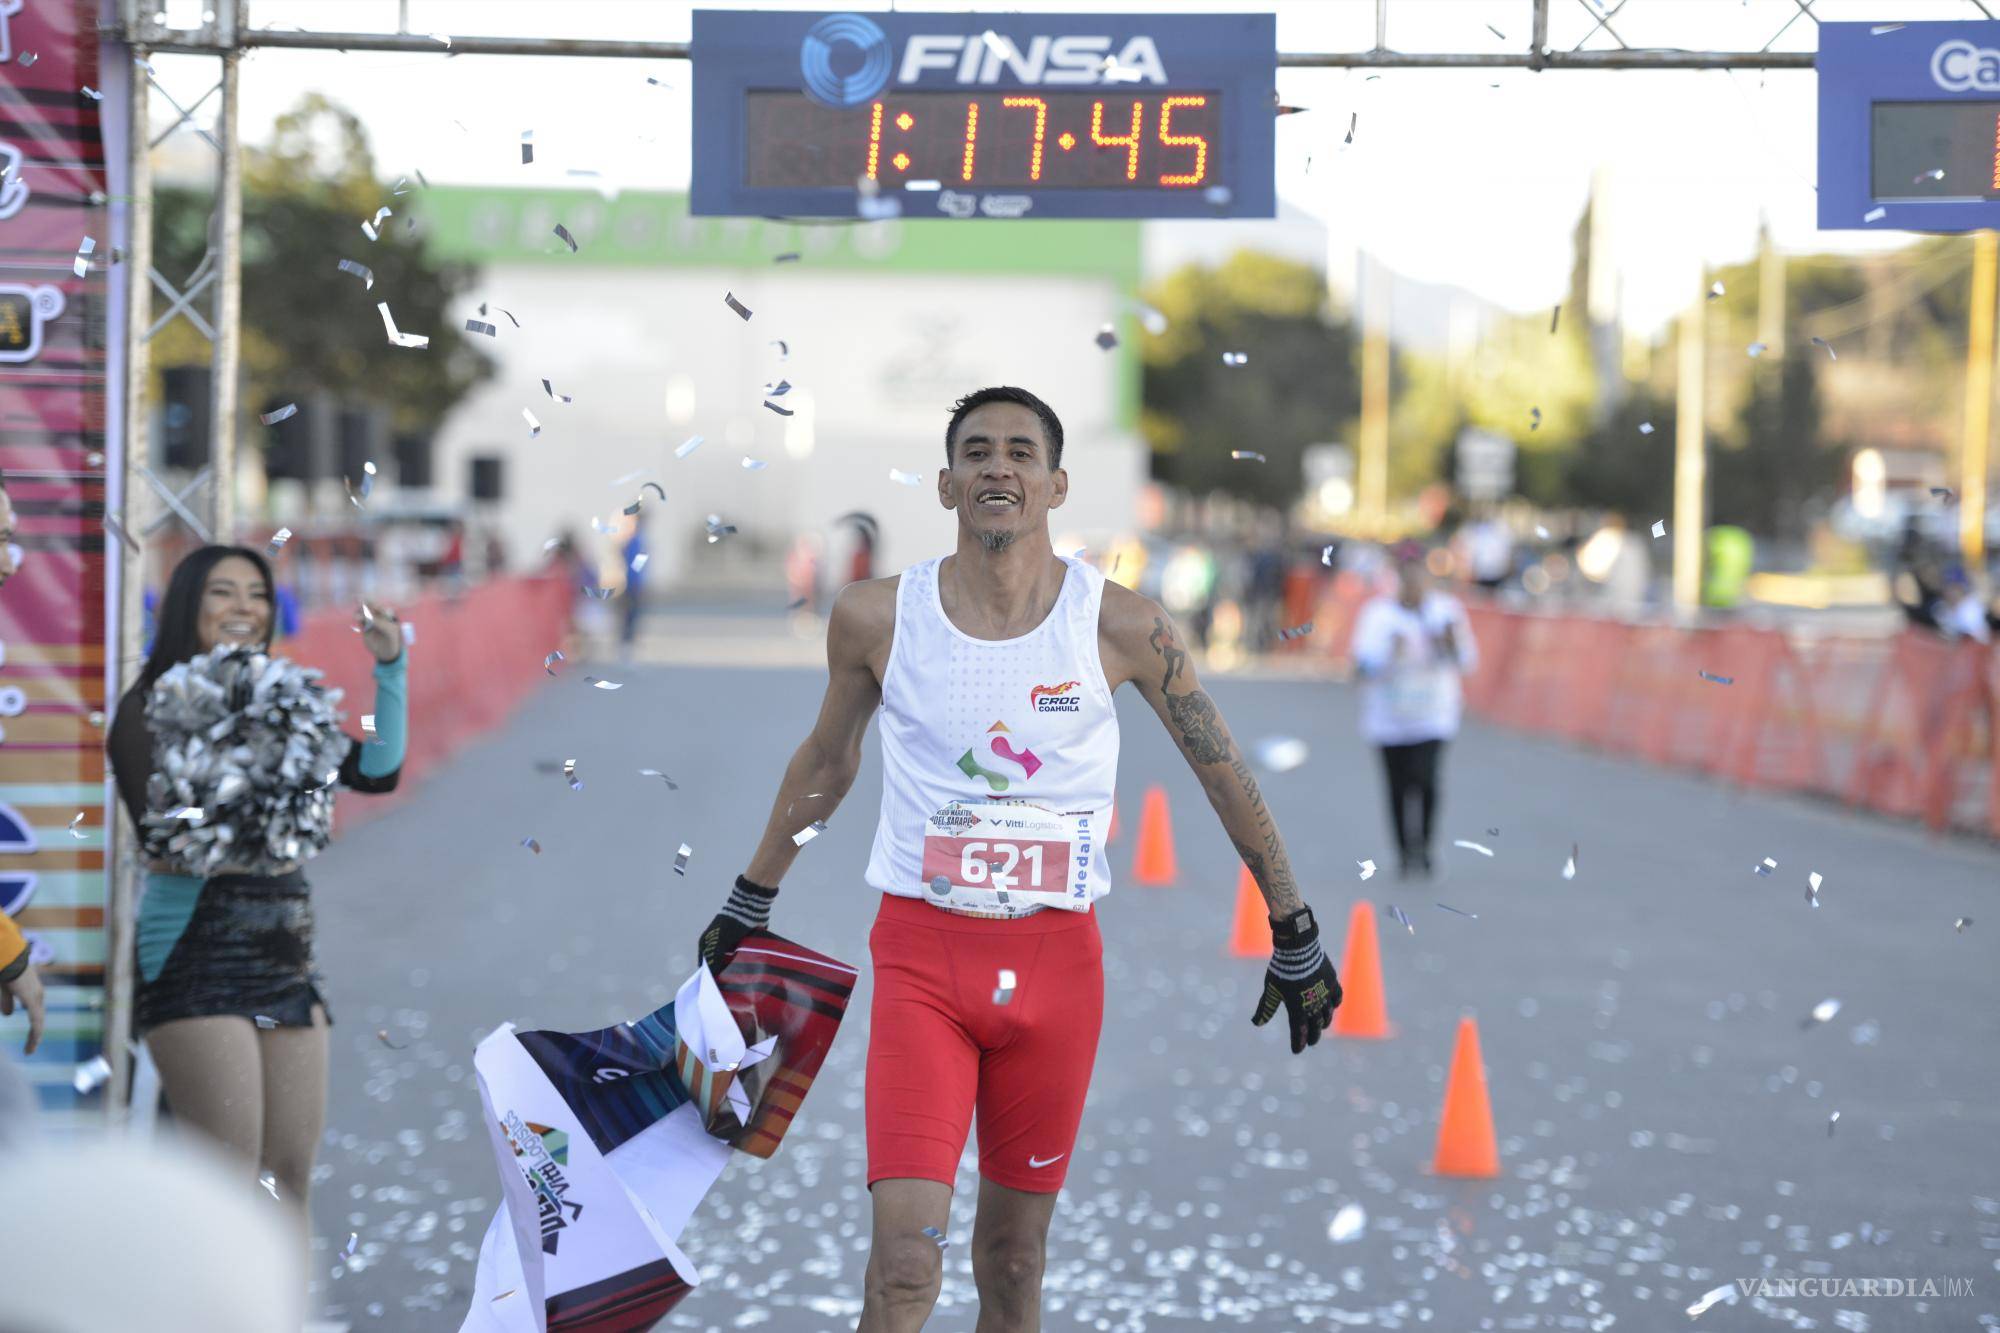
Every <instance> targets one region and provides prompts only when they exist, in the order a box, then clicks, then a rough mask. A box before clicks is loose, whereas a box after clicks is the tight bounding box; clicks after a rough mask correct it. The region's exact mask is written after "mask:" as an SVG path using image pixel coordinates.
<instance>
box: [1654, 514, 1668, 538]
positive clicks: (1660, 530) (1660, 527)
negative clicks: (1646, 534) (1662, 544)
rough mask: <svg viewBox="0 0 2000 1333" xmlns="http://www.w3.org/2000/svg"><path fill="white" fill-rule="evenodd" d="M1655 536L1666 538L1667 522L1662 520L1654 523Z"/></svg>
mask: <svg viewBox="0 0 2000 1333" xmlns="http://www.w3.org/2000/svg"><path fill="white" fill-rule="evenodd" d="M1653 535H1654V536H1655V537H1664V536H1666V535H1667V520H1665V519H1664V518H1662V519H1657V520H1655V521H1654V523H1653Z"/></svg>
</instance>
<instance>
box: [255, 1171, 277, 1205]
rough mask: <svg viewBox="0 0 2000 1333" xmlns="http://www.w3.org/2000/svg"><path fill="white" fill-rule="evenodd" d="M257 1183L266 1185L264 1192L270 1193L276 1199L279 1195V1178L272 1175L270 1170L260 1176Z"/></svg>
mask: <svg viewBox="0 0 2000 1333" xmlns="http://www.w3.org/2000/svg"><path fill="white" fill-rule="evenodd" d="M257 1183H258V1184H259V1185H262V1186H263V1187H264V1192H265V1193H266V1194H268V1195H270V1196H271V1197H272V1198H274V1199H275V1198H277V1197H278V1178H277V1177H276V1176H274V1175H272V1174H271V1173H270V1172H269V1171H266V1172H265V1173H264V1174H263V1175H261V1176H258V1177H257Z"/></svg>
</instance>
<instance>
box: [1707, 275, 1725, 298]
mask: <svg viewBox="0 0 2000 1333" xmlns="http://www.w3.org/2000/svg"><path fill="white" fill-rule="evenodd" d="M1720 295H1722V280H1721V279H1720V278H1718V279H1716V280H1715V282H1713V283H1712V284H1710V286H1709V289H1708V299H1709V300H1711V301H1713V300H1714V299H1715V298H1716V297H1718V296H1720Z"/></svg>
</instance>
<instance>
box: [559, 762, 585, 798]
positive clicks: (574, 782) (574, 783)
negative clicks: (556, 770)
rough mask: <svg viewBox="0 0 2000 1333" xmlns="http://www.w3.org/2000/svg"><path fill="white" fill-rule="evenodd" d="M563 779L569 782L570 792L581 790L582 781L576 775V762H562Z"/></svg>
mask: <svg viewBox="0 0 2000 1333" xmlns="http://www.w3.org/2000/svg"><path fill="white" fill-rule="evenodd" d="M563 777H564V778H565V779H566V780H567V781H568V782H569V789H570V790H571V791H582V790H583V779H582V778H579V777H578V776H577V775H576V760H574V759H565V760H563Z"/></svg>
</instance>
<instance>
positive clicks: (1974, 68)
mask: <svg viewBox="0 0 2000 1333" xmlns="http://www.w3.org/2000/svg"><path fill="white" fill-rule="evenodd" d="M1931 81H1932V82H1933V83H1935V84H1937V86H1938V87H1940V88H1942V89H1944V90H1945V91H1946V92H1948V93H1973V92H1980V93H1991V92H2000V50H1995V49H1994V48H1993V47H1990V46H1980V45H1978V44H1977V43H1975V42H1969V41H1967V40H1966V39H1965V38H1963V37H1959V38H1954V39H1953V40H1951V41H1949V42H1940V43H1939V44H1938V49H1937V50H1935V51H1933V52H1931Z"/></svg>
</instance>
